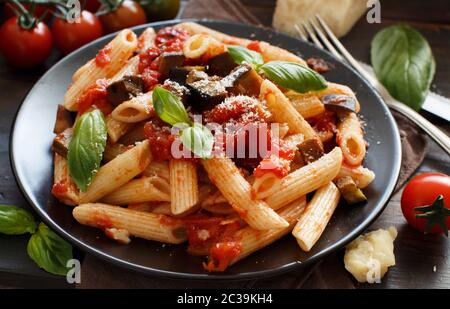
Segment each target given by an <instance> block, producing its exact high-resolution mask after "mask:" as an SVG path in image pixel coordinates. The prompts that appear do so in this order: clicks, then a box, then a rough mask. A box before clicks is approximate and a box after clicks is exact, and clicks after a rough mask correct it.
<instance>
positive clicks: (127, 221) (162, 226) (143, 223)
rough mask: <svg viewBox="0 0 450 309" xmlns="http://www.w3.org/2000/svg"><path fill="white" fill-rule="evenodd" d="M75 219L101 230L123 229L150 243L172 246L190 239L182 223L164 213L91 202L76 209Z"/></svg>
mask: <svg viewBox="0 0 450 309" xmlns="http://www.w3.org/2000/svg"><path fill="white" fill-rule="evenodd" d="M73 217H74V218H75V219H76V220H77V221H78V222H79V223H81V224H84V225H89V226H92V227H96V228H100V229H111V228H116V229H122V230H125V231H127V232H128V233H129V235H131V236H135V237H139V238H144V239H148V240H155V241H161V242H165V243H169V244H180V243H182V242H184V241H185V240H186V233H185V231H184V227H183V225H182V223H181V222H179V221H177V220H176V219H171V218H170V217H166V216H164V215H160V214H153V213H147V212H144V211H138V210H133V209H127V208H122V207H119V206H111V205H107V204H101V203H89V204H81V205H79V206H77V207H75V208H74V210H73ZM107 235H108V234H107Z"/></svg>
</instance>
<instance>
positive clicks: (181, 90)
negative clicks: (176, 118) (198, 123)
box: [162, 79, 190, 103]
mask: <svg viewBox="0 0 450 309" xmlns="http://www.w3.org/2000/svg"><path fill="white" fill-rule="evenodd" d="M162 86H163V88H165V89H167V90H169V91H170V92H172V93H173V94H174V95H176V96H177V97H179V98H180V99H181V101H182V102H183V103H186V102H187V99H188V96H189V94H190V91H189V89H188V88H186V87H185V86H182V85H180V84H179V83H177V82H174V81H172V80H170V79H166V80H165V81H164V84H163V85H162Z"/></svg>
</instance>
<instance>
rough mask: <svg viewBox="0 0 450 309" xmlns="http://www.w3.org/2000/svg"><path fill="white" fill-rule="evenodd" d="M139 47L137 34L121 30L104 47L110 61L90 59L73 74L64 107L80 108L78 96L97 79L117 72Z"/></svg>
mask: <svg viewBox="0 0 450 309" xmlns="http://www.w3.org/2000/svg"><path fill="white" fill-rule="evenodd" d="M136 47H137V38H136V35H135V34H134V33H133V32H132V31H131V30H128V29H125V30H122V31H120V32H119V33H118V34H117V35H116V37H115V38H114V39H113V40H112V41H111V42H110V43H109V44H108V45H107V46H106V47H105V49H103V52H105V53H107V56H108V58H109V59H110V61H109V62H108V63H107V64H105V65H103V64H101V65H98V64H97V61H96V59H92V60H90V61H89V62H88V63H86V64H85V65H84V66H82V67H81V68H80V69H78V71H77V72H75V74H74V75H73V78H72V84H71V85H70V86H69V88H68V89H67V92H66V95H65V96H64V107H65V108H67V109H68V110H69V111H77V110H78V106H77V104H78V98H79V97H81V95H82V94H83V93H84V91H85V90H86V89H88V88H89V87H90V86H91V85H93V84H94V83H95V82H96V81H97V80H99V79H102V78H110V77H112V76H113V75H114V74H115V73H117V72H118V71H119V70H120V69H121V68H122V66H123V64H124V63H125V62H126V61H127V59H128V58H130V56H131V55H132V54H133V52H134V51H135V50H136Z"/></svg>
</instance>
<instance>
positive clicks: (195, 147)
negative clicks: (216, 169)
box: [180, 123, 214, 159]
mask: <svg viewBox="0 0 450 309" xmlns="http://www.w3.org/2000/svg"><path fill="white" fill-rule="evenodd" d="M180 138H181V141H182V143H183V145H184V146H185V147H186V148H187V149H189V150H190V151H192V153H194V154H196V155H197V156H199V157H200V158H202V159H207V158H209V157H210V156H211V153H212V148H213V145H214V137H213V135H212V133H211V131H210V130H209V129H208V128H207V127H205V126H203V125H201V124H199V123H194V125H193V126H192V127H188V128H185V129H183V131H181V136H180Z"/></svg>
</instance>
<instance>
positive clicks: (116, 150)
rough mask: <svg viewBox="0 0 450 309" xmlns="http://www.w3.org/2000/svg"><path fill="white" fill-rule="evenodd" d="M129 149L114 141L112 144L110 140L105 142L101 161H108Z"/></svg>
mask: <svg viewBox="0 0 450 309" xmlns="http://www.w3.org/2000/svg"><path fill="white" fill-rule="evenodd" d="M128 149H130V147H128V146H125V145H122V144H119V143H116V144H112V143H110V142H107V143H106V147H105V151H104V152H103V161H104V162H109V161H111V160H113V159H114V158H116V157H117V156H118V155H120V154H122V153H124V152H125V151H127V150H128Z"/></svg>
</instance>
